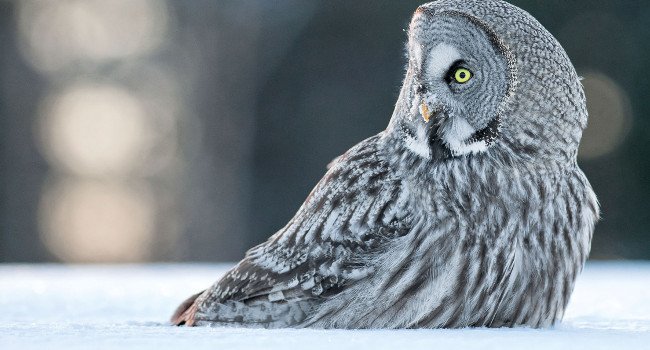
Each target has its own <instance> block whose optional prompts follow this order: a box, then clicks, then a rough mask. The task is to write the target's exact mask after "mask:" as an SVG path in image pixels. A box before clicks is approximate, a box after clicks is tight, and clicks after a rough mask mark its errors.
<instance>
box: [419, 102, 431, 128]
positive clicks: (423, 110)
mask: <svg viewBox="0 0 650 350" xmlns="http://www.w3.org/2000/svg"><path fill="white" fill-rule="evenodd" d="M420 115H422V119H424V122H425V123H429V121H430V120H431V115H433V113H432V111H431V110H430V109H429V106H428V105H427V103H426V102H422V103H421V104H420Z"/></svg>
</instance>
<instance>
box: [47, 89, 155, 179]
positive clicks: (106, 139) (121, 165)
mask: <svg viewBox="0 0 650 350" xmlns="http://www.w3.org/2000/svg"><path fill="white" fill-rule="evenodd" d="M149 123H150V122H149V118H148V116H147V115H146V112H145V109H144V107H143V106H142V105H141V103H140V101H139V100H138V99H136V98H135V97H134V96H132V95H129V94H128V93H127V92H126V91H124V90H121V89H119V88H117V87H114V86H100V85H86V84H84V85H77V86H73V87H71V88H69V89H67V90H66V91H64V92H63V93H62V94H60V95H57V96H55V97H52V98H50V99H49V102H48V103H46V105H45V108H44V112H43V116H42V122H41V125H40V126H41V130H40V135H41V138H42V145H43V151H44V154H45V155H46V156H47V157H48V158H49V159H50V161H51V163H52V164H53V165H54V166H55V167H58V168H59V169H62V170H65V171H68V172H72V173H75V174H78V175H107V174H125V173H128V172H129V171H131V170H133V169H134V168H135V167H136V166H137V165H138V164H139V163H141V162H142V160H143V158H145V156H146V155H145V152H146V150H148V149H150V148H151V146H150V143H151V140H152V136H151V135H150V134H151V133H150V128H149Z"/></svg>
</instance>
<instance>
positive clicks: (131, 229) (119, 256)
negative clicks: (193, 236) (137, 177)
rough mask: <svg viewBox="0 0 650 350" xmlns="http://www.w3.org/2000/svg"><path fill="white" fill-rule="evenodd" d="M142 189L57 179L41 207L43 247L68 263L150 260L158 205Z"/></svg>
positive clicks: (116, 184) (45, 194)
mask: <svg viewBox="0 0 650 350" xmlns="http://www.w3.org/2000/svg"><path fill="white" fill-rule="evenodd" d="M143 188H144V187H143V186H142V185H140V186H137V187H134V186H129V185H127V184H124V183H119V182H102V181H92V180H75V179H56V180H53V182H52V183H49V184H47V185H46V188H45V191H44V195H43V198H42V202H41V217H40V224H41V232H42V236H43V242H45V244H46V245H47V247H48V248H49V249H50V251H51V252H52V253H54V254H55V255H56V256H57V257H58V258H60V259H61V260H63V261H67V262H116V261H119V262H137V261H146V260H147V258H149V255H150V244H151V240H152V235H153V233H154V227H155V217H154V215H155V206H154V203H153V201H152V198H151V195H150V194H149V193H147V191H144V190H143Z"/></svg>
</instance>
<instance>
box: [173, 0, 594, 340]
mask: <svg viewBox="0 0 650 350" xmlns="http://www.w3.org/2000/svg"><path fill="white" fill-rule="evenodd" d="M407 51H408V69H407V72H406V77H405V79H404V84H403V87H402V90H401V93H400V95H399V99H398V101H397V104H396V107H395V111H394V113H393V115H392V119H391V120H390V123H389V125H388V128H387V129H386V130H385V131H383V132H381V133H379V134H378V135H376V136H374V137H371V138H369V139H367V140H365V141H362V142H361V143H359V144H358V145H356V146H354V147H353V148H352V149H350V150H349V151H348V152H347V153H345V154H344V155H342V156H340V157H339V158H337V159H336V160H335V161H334V162H333V163H332V164H331V165H330V167H329V170H328V171H327V173H326V174H325V177H324V178H323V179H322V180H321V181H320V182H319V183H318V185H317V186H316V188H315V189H314V190H313V191H312V192H311V194H310V195H309V197H308V198H307V199H306V201H305V203H304V204H303V205H302V207H301V208H300V209H299V210H298V213H297V214H296V215H295V216H294V217H293V219H291V221H289V223H288V224H287V225H286V226H285V227H284V228H282V229H281V230H280V231H279V232H277V233H276V234H274V235H273V236H271V238H269V240H268V241H266V242H265V243H263V244H261V245H259V246H257V247H254V248H252V249H251V250H250V251H248V253H247V254H246V256H245V258H244V259H243V260H242V261H241V262H239V263H238V264H237V265H236V266H235V267H234V268H233V269H232V270H230V271H229V272H228V273H227V274H226V275H225V276H224V277H222V278H221V279H220V280H219V281H217V282H216V283H215V284H214V285H213V286H212V287H210V288H209V289H207V290H205V291H203V292H201V293H199V294H197V295H195V296H192V297H190V298H189V299H188V300H187V301H186V302H184V303H183V304H182V305H181V306H180V307H179V308H178V310H177V311H176V313H175V314H174V316H173V317H172V322H173V323H174V324H177V325H183V324H184V325H188V326H191V325H216V326H238V327H266V328H278V327H315V328H351V329H354V328H442V327H445V328H457V327H514V326H529V327H547V326H551V325H553V324H554V323H555V322H557V321H558V320H561V318H562V316H563V314H564V310H565V308H566V306H567V303H568V301H569V297H570V295H571V292H572V290H573V286H574V282H575V279H576V277H577V275H578V274H579V273H580V271H581V270H582V267H583V265H584V262H585V260H586V258H587V255H588V253H589V249H590V244H591V237H592V233H593V230H594V225H595V222H596V221H597V219H598V216H599V208H598V202H597V200H596V196H595V195H594V193H593V191H592V189H591V186H590V185H589V182H588V181H587V179H586V177H585V175H584V174H583V173H582V171H581V170H580V169H579V168H578V165H577V162H576V156H577V152H578V145H579V142H580V139H581V137H582V131H583V129H584V128H585V127H586V124H587V111H586V107H585V96H584V93H583V89H582V86H581V83H580V79H579V77H578V75H577V74H576V71H575V69H574V67H573V65H572V64H571V62H570V61H569V58H568V57H567V55H566V53H565V51H564V49H563V48H562V47H561V46H560V44H559V43H558V42H557V41H556V40H555V38H554V37H553V36H552V35H551V34H550V33H549V32H548V31H546V30H545V29H544V27H543V26H542V25H541V24H540V23H539V22H537V21H536V20H535V19H534V18H533V17H532V16H530V15H529V14H528V13H526V12H525V11H523V10H521V9H519V8H517V7H515V6H512V5H510V4H508V3H506V2H503V1H500V0H441V1H435V2H431V3H427V4H425V5H422V6H420V7H419V8H418V9H417V11H416V12H415V14H414V16H413V19H412V21H411V23H410V27H409V31H408V45H407Z"/></svg>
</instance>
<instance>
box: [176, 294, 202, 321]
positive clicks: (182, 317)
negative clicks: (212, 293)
mask: <svg viewBox="0 0 650 350" xmlns="http://www.w3.org/2000/svg"><path fill="white" fill-rule="evenodd" d="M201 294H203V292H199V293H196V294H194V295H192V296H191V297H189V298H187V299H186V300H185V301H184V302H182V303H181V304H180V305H179V306H178V308H176V311H174V314H173V315H172V318H171V323H172V324H173V325H174V326H188V327H192V326H194V322H195V320H194V315H195V314H196V311H197V309H198V307H197V305H196V303H195V301H196V298H198V297H199V295H201Z"/></svg>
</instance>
